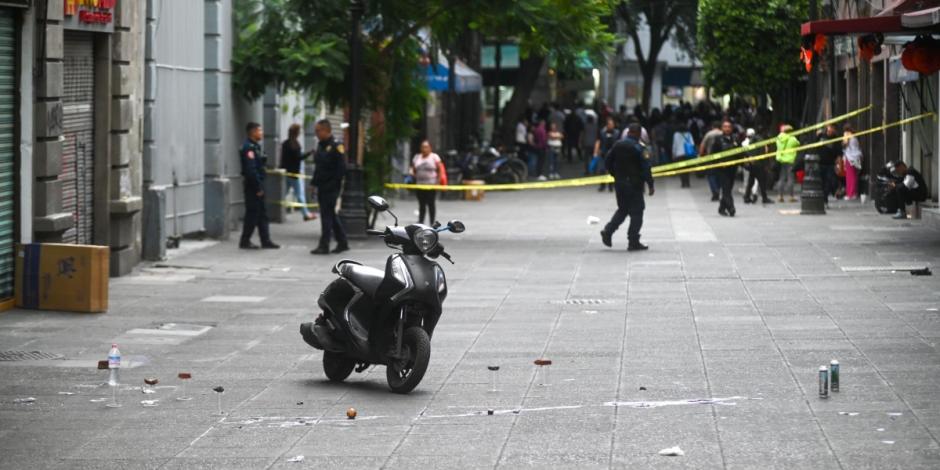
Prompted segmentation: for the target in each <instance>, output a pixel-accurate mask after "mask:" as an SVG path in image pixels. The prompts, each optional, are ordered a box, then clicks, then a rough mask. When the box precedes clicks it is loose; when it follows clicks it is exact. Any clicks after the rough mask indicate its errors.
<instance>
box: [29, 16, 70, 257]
mask: <svg viewBox="0 0 940 470" xmlns="http://www.w3.org/2000/svg"><path fill="white" fill-rule="evenodd" d="M43 12H44V13H42V14H48V16H47V17H45V18H43V17H37V19H36V40H35V41H33V55H34V57H36V64H35V67H36V70H37V72H38V77H37V78H36V80H35V81H34V83H35V87H36V88H35V92H36V99H35V102H34V105H33V131H34V135H35V139H36V140H35V146H34V147H33V177H34V180H33V220H32V225H33V235H34V236H33V239H34V241H37V242H60V241H62V234H63V232H65V231H66V230H68V229H69V228H71V227H72V224H73V223H74V220H73V218H72V214H69V213H67V212H63V210H62V182H61V181H59V173H60V172H61V171H62V141H61V138H62V124H63V123H62V118H63V116H62V112H63V108H62V89H63V80H64V70H63V67H64V63H63V58H64V44H63V40H64V36H63V32H62V14H63V10H62V8H49V9H43Z"/></svg>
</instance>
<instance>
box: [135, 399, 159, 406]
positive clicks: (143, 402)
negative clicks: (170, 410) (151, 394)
mask: <svg viewBox="0 0 940 470" xmlns="http://www.w3.org/2000/svg"><path fill="white" fill-rule="evenodd" d="M158 401H160V400H141V401H140V404H141V405H143V406H157V402H158Z"/></svg>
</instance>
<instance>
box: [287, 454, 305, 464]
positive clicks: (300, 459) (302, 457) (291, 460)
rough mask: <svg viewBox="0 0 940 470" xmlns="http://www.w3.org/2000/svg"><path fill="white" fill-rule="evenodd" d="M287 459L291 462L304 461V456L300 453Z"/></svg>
mask: <svg viewBox="0 0 940 470" xmlns="http://www.w3.org/2000/svg"><path fill="white" fill-rule="evenodd" d="M287 461H288V462H291V463H299V462H303V461H304V456H303V455H298V456H296V457H291V458H289V459H287Z"/></svg>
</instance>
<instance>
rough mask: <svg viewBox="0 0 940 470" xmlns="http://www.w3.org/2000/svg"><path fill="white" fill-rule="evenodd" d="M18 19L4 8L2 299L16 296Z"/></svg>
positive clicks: (0, 76)
mask: <svg viewBox="0 0 940 470" xmlns="http://www.w3.org/2000/svg"><path fill="white" fill-rule="evenodd" d="M15 133H16V20H15V16H14V13H13V12H12V11H10V10H7V9H4V8H0V300H2V299H6V298H9V297H12V296H13V242H14V239H15V235H14V227H15V225H16V224H15V221H16V215H15V214H16V198H15V197H14V196H15V194H14V193H15V190H16V171H15V168H14V157H15V150H14V148H15V144H14V140H15Z"/></svg>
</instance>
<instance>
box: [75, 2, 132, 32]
mask: <svg viewBox="0 0 940 470" xmlns="http://www.w3.org/2000/svg"><path fill="white" fill-rule="evenodd" d="M117 2H118V0H62V3H63V8H64V10H63V15H62V26H63V27H64V28H65V29H77V30H81V31H95V32H100V33H111V32H114V9H115V7H117Z"/></svg>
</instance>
